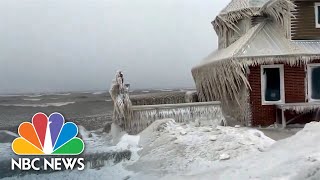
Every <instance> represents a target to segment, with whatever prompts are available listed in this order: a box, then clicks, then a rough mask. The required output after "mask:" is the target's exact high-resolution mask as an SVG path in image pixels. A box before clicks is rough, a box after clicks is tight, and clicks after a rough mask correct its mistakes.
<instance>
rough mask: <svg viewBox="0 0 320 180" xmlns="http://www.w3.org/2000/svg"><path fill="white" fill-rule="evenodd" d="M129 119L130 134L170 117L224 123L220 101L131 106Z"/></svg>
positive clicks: (182, 120)
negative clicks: (130, 118)
mask: <svg viewBox="0 0 320 180" xmlns="http://www.w3.org/2000/svg"><path fill="white" fill-rule="evenodd" d="M132 110H133V116H132V120H131V121H130V123H131V124H130V127H132V128H131V129H128V131H129V132H130V133H132V134H136V133H139V132H140V131H142V130H143V129H145V128H146V127H148V125H150V124H151V123H153V122H154V121H155V120H158V119H167V118H172V119H174V120H175V121H176V122H189V121H194V120H196V119H200V120H217V121H219V122H223V124H225V119H224V116H223V113H222V109H221V104H220V102H206V103H182V104H170V105H150V106H133V109H132Z"/></svg>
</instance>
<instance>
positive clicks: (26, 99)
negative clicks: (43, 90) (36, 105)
mask: <svg viewBox="0 0 320 180" xmlns="http://www.w3.org/2000/svg"><path fill="white" fill-rule="evenodd" d="M23 100H24V101H40V100H41V99H36V98H34V99H28V98H25V99H23Z"/></svg>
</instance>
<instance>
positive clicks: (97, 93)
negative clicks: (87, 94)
mask: <svg viewBox="0 0 320 180" xmlns="http://www.w3.org/2000/svg"><path fill="white" fill-rule="evenodd" d="M103 93H105V91H98V92H94V93H92V94H93V95H99V94H103Z"/></svg>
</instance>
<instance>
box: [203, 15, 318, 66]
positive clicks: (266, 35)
mask: <svg viewBox="0 0 320 180" xmlns="http://www.w3.org/2000/svg"><path fill="white" fill-rule="evenodd" d="M292 55H293V56H295V55H297V56H298V55H299V56H300V55H320V41H292V40H290V39H287V38H286V37H285V34H284V32H283V31H282V28H281V27H279V25H278V24H276V23H272V22H269V21H265V22H261V23H260V24H258V25H256V26H254V27H252V28H251V29H249V31H248V32H247V33H246V34H244V35H243V36H242V37H241V38H240V39H238V40H237V41H236V42H234V43H233V44H231V45H230V46H229V47H227V48H224V49H219V50H216V51H214V52H213V53H211V54H210V55H209V56H208V57H206V58H205V59H204V60H203V61H202V62H201V65H203V64H209V63H213V62H216V61H220V60H225V59H237V58H239V59H241V58H246V57H251V58H252V57H266V56H292Z"/></svg>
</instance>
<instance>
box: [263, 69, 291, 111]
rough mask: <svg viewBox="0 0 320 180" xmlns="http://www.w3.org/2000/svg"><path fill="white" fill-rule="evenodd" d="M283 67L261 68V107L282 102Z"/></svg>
mask: <svg viewBox="0 0 320 180" xmlns="http://www.w3.org/2000/svg"><path fill="white" fill-rule="evenodd" d="M283 77H284V72H283V65H262V66H261V97H262V104H263V105H272V104H279V103H283V102H284V98H285V97H284V78H283Z"/></svg>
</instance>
